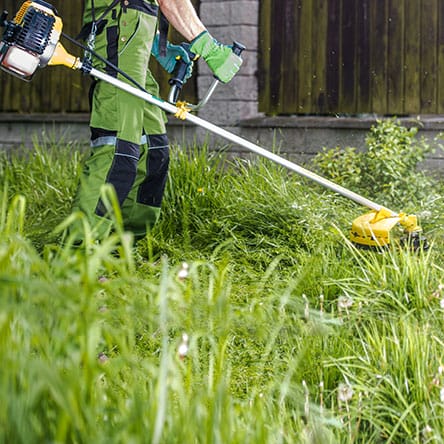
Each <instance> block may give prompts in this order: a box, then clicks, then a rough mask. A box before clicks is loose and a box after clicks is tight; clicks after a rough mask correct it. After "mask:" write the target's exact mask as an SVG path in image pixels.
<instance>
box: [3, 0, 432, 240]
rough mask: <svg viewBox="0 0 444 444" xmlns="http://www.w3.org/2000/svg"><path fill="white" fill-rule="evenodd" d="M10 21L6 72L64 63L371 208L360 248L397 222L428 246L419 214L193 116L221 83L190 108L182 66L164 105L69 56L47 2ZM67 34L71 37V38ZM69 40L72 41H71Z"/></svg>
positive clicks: (360, 225)
mask: <svg viewBox="0 0 444 444" xmlns="http://www.w3.org/2000/svg"><path fill="white" fill-rule="evenodd" d="M6 19H7V12H6V11H5V12H3V14H2V16H1V19H0V23H1V25H2V26H3V27H5V31H4V33H3V37H2V40H1V42H0V67H1V68H2V69H3V70H4V71H6V72H8V73H10V74H13V75H15V76H17V77H19V78H21V79H23V80H26V81H30V80H31V79H32V77H33V75H34V73H35V72H36V71H37V70H38V68H44V67H46V66H54V65H62V66H65V67H68V68H70V69H73V70H78V71H81V72H83V73H85V74H89V75H91V76H93V77H95V78H97V79H100V80H103V81H105V82H108V83H110V84H112V85H114V86H116V87H117V88H120V89H122V90H124V91H126V92H128V93H130V94H133V95H134V96H137V97H139V98H141V99H143V100H145V101H147V102H149V103H151V104H153V105H156V106H158V107H159V108H161V109H163V110H164V111H166V112H168V113H171V114H174V115H175V116H176V117H177V118H179V119H184V120H188V121H189V122H191V123H193V124H195V125H198V126H200V127H202V128H205V129H206V130H208V131H210V132H212V133H214V134H216V135H218V136H220V137H223V138H224V139H226V140H228V141H230V142H232V143H234V144H236V145H240V146H242V147H244V148H246V149H247V150H249V151H252V152H254V153H256V154H258V155H260V156H262V157H265V158H267V159H269V160H271V161H273V162H275V163H277V164H279V165H281V166H283V167H285V168H288V169H289V170H291V171H294V172H296V173H297V174H299V175H301V176H303V177H306V178H308V179H311V180H313V181H314V182H316V183H318V184H319V185H322V186H323V187H325V188H328V189H330V190H332V191H334V192H336V193H339V194H341V195H342V196H344V197H347V198H348V199H351V200H353V201H354V202H356V203H358V204H361V205H363V206H365V207H367V208H369V209H371V211H370V212H368V213H366V214H364V215H362V216H360V217H358V218H356V219H355V220H354V221H353V223H352V227H351V230H350V239H351V241H352V242H353V243H355V244H357V245H358V246H363V247H386V246H388V245H389V244H390V243H391V241H392V240H391V235H390V233H391V231H392V229H393V228H394V227H395V226H396V225H398V224H399V225H400V226H401V227H402V228H403V229H404V232H405V234H406V236H405V238H406V240H407V242H408V243H409V245H411V246H412V247H413V248H419V247H422V248H426V247H427V243H426V241H425V239H423V238H422V236H421V232H422V230H421V228H420V227H419V226H418V221H417V217H416V216H414V215H407V214H405V213H398V212H396V211H392V210H390V209H388V208H386V207H384V206H382V205H379V204H377V203H375V202H372V201H371V200H369V199H366V198H365V197H363V196H360V195H359V194H357V193H354V192H353V191H350V190H348V189H346V188H344V187H342V186H340V185H337V184H335V183H333V182H331V181H329V180H327V179H325V178H323V177H321V176H319V175H317V174H315V173H313V172H311V171H309V170H306V169H305V168H302V167H301V166H299V165H297V164H295V163H293V162H290V161H288V160H287V159H284V158H283V157H280V156H278V155H276V154H274V153H272V152H270V151H267V150H265V149H263V148H261V147H260V146H258V145H256V144H254V143H251V142H249V141H247V140H245V139H243V138H241V137H239V136H237V135H235V134H232V133H230V132H229V131H227V130H225V129H223V128H220V127H218V126H216V125H214V124H212V123H210V122H208V121H206V120H204V119H202V118H200V117H197V116H196V115H194V114H191V113H190V111H194V110H196V109H198V108H200V107H201V106H202V105H203V104H205V103H206V102H207V101H208V99H209V97H210V96H211V94H212V93H213V91H214V89H215V87H216V86H217V83H218V81H217V80H215V81H214V82H213V84H212V85H211V87H210V89H209V91H208V93H207V94H206V95H205V97H204V98H203V99H202V101H201V102H200V103H199V104H197V105H191V104H188V103H186V102H177V97H178V94H179V92H180V89H181V87H182V84H183V80H184V76H185V72H186V70H185V69H183V66H182V69H179V71H178V72H177V73H176V75H175V77H174V78H173V79H171V81H170V83H171V84H172V89H171V91H170V95H169V101H164V100H162V99H160V98H158V97H155V96H153V95H152V94H150V93H148V92H147V91H146V90H144V89H143V88H142V87H141V86H140V85H137V84H136V86H132V85H130V84H129V83H127V82H124V81H122V80H119V79H117V78H115V77H112V76H110V75H108V74H106V73H104V72H102V71H100V70H97V69H95V68H93V67H92V65H91V62H90V59H89V57H86V58H85V59H84V60H81V59H80V58H78V57H75V56H73V55H71V54H69V53H68V52H67V51H66V49H65V48H64V47H63V45H62V44H61V43H60V37H61V36H62V27H63V23H62V19H61V18H60V16H59V15H58V13H57V11H56V10H55V8H54V7H53V6H52V5H50V4H49V3H47V2H45V1H43V0H28V1H25V2H24V3H23V4H22V6H21V8H20V10H19V11H18V12H17V14H16V15H15V17H14V19H13V20H12V21H7V20H6ZM63 35H64V34H63ZM64 36H65V37H67V38H69V36H66V35H64ZM69 39H70V38H69ZM70 41H73V40H72V39H70ZM184 47H185V48H188V46H187V44H184ZM85 49H87V48H85ZM243 49H244V47H243V46H242V45H240V44H237V43H234V44H233V51H235V52H236V53H237V54H240V53H241V52H242V50H243ZM90 53H91V51H90ZM92 53H93V52H92ZM93 54H94V53H93ZM94 55H96V54H94ZM96 56H97V55H96ZM179 67H180V64H179ZM119 72H120V74H122V75H123V76H124V77H126V79H127V80H129V81H132V79H130V78H129V77H128V76H127V75H126V74H125V73H124V72H121V71H119ZM133 83H134V82H133Z"/></svg>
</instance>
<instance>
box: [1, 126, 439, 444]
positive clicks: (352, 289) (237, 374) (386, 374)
mask: <svg viewBox="0 0 444 444" xmlns="http://www.w3.org/2000/svg"><path fill="white" fill-rule="evenodd" d="M415 137H416V135H415V134H413V133H409V132H407V130H405V129H403V128H402V127H398V126H397V124H396V123H394V122H391V123H389V124H387V125H385V126H384V124H380V125H379V126H378V127H376V128H374V129H373V131H372V132H371V134H369V139H368V148H369V150H368V153H367V155H361V154H358V153H356V152H354V151H353V150H350V149H349V150H339V149H338V150H333V151H330V152H326V153H323V154H321V155H319V157H318V158H317V159H316V162H315V164H313V165H311V166H309V168H311V169H313V168H318V170H319V171H320V172H321V173H322V174H323V175H326V176H328V177H329V178H332V179H333V180H335V181H337V182H338V183H341V184H342V185H345V186H348V187H350V188H351V189H353V190H354V191H358V192H360V193H363V194H365V196H366V197H368V198H370V199H372V200H373V199H378V202H379V203H380V204H382V205H387V206H389V207H394V209H399V210H405V211H409V212H413V213H414V214H416V215H418V216H419V218H420V222H421V226H422V227H423V229H424V232H425V234H426V235H427V238H428V240H429V243H430V248H429V249H428V250H427V251H419V252H412V251H409V250H407V249H403V248H400V247H397V246H396V242H394V246H393V248H392V249H390V250H388V251H385V252H384V253H381V252H378V251H366V250H359V249H356V248H355V247H354V246H352V245H351V244H350V243H349V241H348V230H349V228H350V224H351V222H352V220H353V219H354V218H355V217H357V216H359V215H361V214H363V213H364V212H365V211H366V210H365V209H363V208H360V207H359V206H358V205H356V204H355V203H353V202H350V201H348V200H346V199H345V198H342V197H340V196H337V195H335V194H333V193H331V192H328V191H326V190H324V189H322V188H320V187H319V186H317V185H314V184H312V183H310V182H308V181H306V180H305V179H302V178H300V177H299V176H297V175H295V174H293V173H289V172H288V171H286V170H284V169H283V168H281V167H279V166H276V165H274V164H271V163H270V162H269V161H266V160H262V159H256V160H254V161H246V160H240V159H238V160H234V161H233V160H228V156H227V155H226V153H224V150H221V151H218V152H217V153H216V152H214V151H211V150H208V149H207V148H205V147H186V148H181V147H174V148H173V150H172V163H171V171H170V179H169V183H168V185H167V190H166V196H165V201H164V205H163V211H162V216H161V220H160V222H159V223H158V225H157V226H156V227H155V228H154V230H153V231H152V232H151V233H150V234H149V235H147V237H146V239H143V240H141V241H139V242H138V243H137V244H136V245H133V243H132V239H131V236H130V235H128V233H125V232H124V231H123V230H121V229H119V230H117V232H116V233H115V234H113V235H112V236H110V238H109V239H107V240H106V241H105V242H103V243H101V244H97V243H94V242H91V244H90V245H88V246H87V248H74V247H72V246H71V245H70V244H69V239H66V238H65V237H64V236H63V229H64V227H66V226H67V225H69V223H70V221H71V220H72V218H73V217H77V216H76V215H70V204H71V200H72V197H73V194H74V192H75V188H76V184H77V179H78V176H79V171H80V165H81V162H82V158H83V154H79V150H78V149H77V147H76V146H75V145H70V144H66V143H64V142H60V143H59V144H57V145H54V146H52V145H43V146H37V145H36V146H35V148H34V150H32V152H30V153H29V155H27V156H22V155H19V154H18V153H13V154H12V155H11V156H9V157H8V156H6V155H3V157H2V158H1V161H0V178H1V183H2V190H1V196H0V203H1V210H0V359H1V362H2V366H1V368H2V369H1V371H0V399H1V402H2V408H1V409H0V443H8V444H9V443H88V444H89V443H106V444H109V443H125V444H127V443H162V444H163V443H168V444H169V443H177V444H188V443H190V444H191V443H193V444H194V443H221V444H227V443H239V444H245V443H251V444H261V443H273V444H274V443H288V444H293V443H299V442H300V443H330V442H331V443H336V442H338V443H387V442H393V443H426V442H427V443H428V442H430V443H435V442H443V441H444V333H443V330H444V242H443V239H444V237H443V236H444V224H443V222H444V221H443V216H442V215H443V213H444V193H443V191H444V186H443V183H440V182H437V181H436V180H435V179H433V178H431V177H428V176H427V175H425V174H423V173H419V172H417V169H416V167H417V164H418V162H420V161H421V160H422V158H423V155H425V153H426V152H427V150H428V147H427V146H425V145H421V144H417V143H416V142H415V141H416V138H415ZM369 172H371V174H370V173H369ZM369 174H370V175H369ZM375 175H377V177H375ZM374 180H376V181H377V185H378V187H377V188H378V191H377V193H376V195H372V194H371V193H372V190H374V189H375V186H374V185H373V181H374ZM373 192H374V191H373ZM401 207H402V208H401ZM85 229H86V230H87V231H88V230H89V228H88V227H86V228H85ZM185 264H186V265H185Z"/></svg>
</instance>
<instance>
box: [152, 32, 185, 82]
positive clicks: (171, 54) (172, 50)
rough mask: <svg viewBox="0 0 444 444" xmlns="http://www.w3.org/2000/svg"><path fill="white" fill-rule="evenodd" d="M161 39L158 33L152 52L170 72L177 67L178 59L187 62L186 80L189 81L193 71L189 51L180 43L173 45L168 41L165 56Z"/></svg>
mask: <svg viewBox="0 0 444 444" xmlns="http://www.w3.org/2000/svg"><path fill="white" fill-rule="evenodd" d="M159 39H160V38H159V34H156V35H155V37H154V40H153V47H152V49H151V54H153V56H154V57H155V58H156V60H157V61H158V62H159V63H160V64H161V66H162V67H163V69H165V71H167V72H169V73H172V72H173V71H174V70H175V69H176V64H177V62H178V61H182V62H184V63H186V64H187V72H186V75H185V79H184V80H185V81H187V80H188V79H189V78H190V77H191V74H192V73H193V61H192V60H191V59H190V56H189V55H188V53H187V51H186V50H185V49H184V48H183V47H182V46H180V45H173V44H172V43H170V42H167V44H166V54H165V55H164V56H161V55H160V47H159Z"/></svg>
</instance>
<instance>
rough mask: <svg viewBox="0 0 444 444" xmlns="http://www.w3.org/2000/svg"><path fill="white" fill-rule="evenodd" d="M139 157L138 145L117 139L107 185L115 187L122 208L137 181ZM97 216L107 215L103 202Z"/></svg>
mask: <svg viewBox="0 0 444 444" xmlns="http://www.w3.org/2000/svg"><path fill="white" fill-rule="evenodd" d="M139 157H140V149H139V145H138V144H135V143H131V142H126V141H124V140H120V139H117V142H116V150H115V152H114V159H113V163H112V165H111V168H110V170H109V172H108V176H107V178H106V183H109V184H111V185H113V186H114V189H115V190H116V194H117V198H118V200H119V204H120V206H122V204H123V201H124V200H125V199H126V197H127V196H128V194H129V192H130V191H131V188H132V186H133V184H134V181H135V180H136V174H137V162H138V161H139ZM96 214H97V215H99V216H104V215H105V214H106V208H105V206H104V204H103V202H102V200H99V203H98V204H97V208H96Z"/></svg>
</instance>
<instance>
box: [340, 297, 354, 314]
mask: <svg viewBox="0 0 444 444" xmlns="http://www.w3.org/2000/svg"><path fill="white" fill-rule="evenodd" d="M352 305H353V298H351V297H350V296H341V297H339V298H338V308H339V311H342V310H348V309H349V308H351V306H352Z"/></svg>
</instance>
